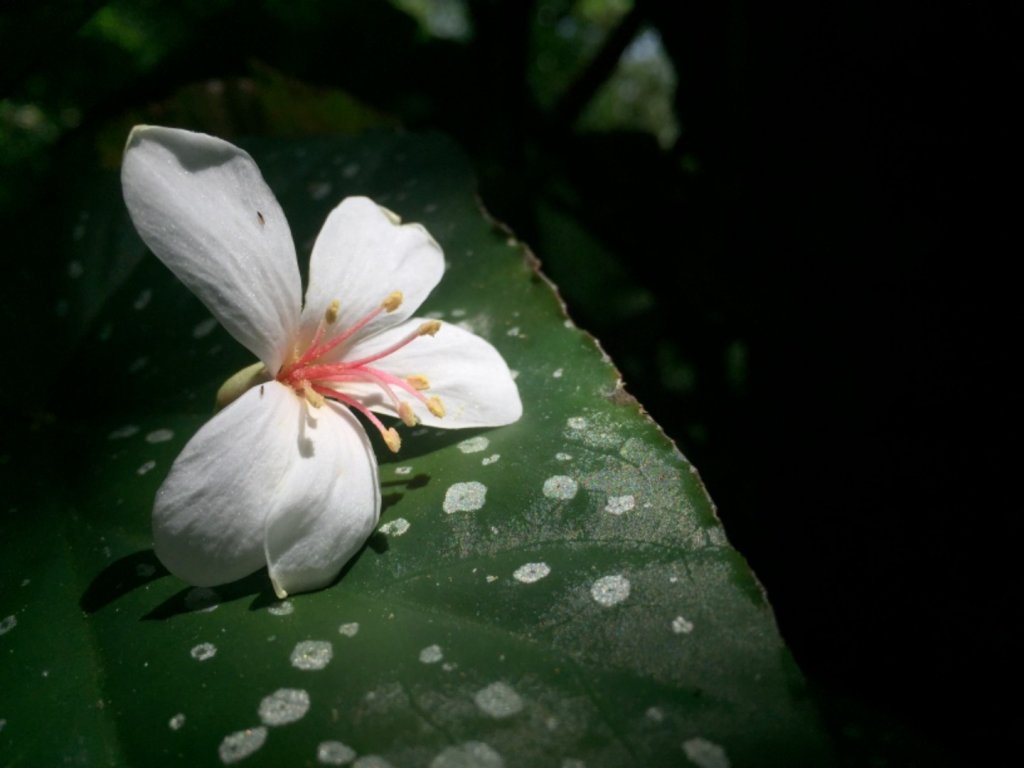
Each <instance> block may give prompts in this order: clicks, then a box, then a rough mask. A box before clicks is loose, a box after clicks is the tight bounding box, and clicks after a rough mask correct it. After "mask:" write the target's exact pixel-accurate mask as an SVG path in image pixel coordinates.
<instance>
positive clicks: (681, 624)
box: [672, 616, 693, 635]
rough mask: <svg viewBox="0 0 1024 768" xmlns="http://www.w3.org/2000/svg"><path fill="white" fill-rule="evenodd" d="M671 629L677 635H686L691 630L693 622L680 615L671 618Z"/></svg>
mask: <svg viewBox="0 0 1024 768" xmlns="http://www.w3.org/2000/svg"><path fill="white" fill-rule="evenodd" d="M672 631H673V632H675V633H676V634H677V635H688V634H690V633H691V632H693V622H692V621H687V620H686V619H685V618H683V617H682V616H676V617H675V618H674V619H672Z"/></svg>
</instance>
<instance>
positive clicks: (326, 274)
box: [302, 197, 444, 357]
mask: <svg viewBox="0 0 1024 768" xmlns="http://www.w3.org/2000/svg"><path fill="white" fill-rule="evenodd" d="M393 216H394V214H392V213H391V212H390V211H386V210H385V209H383V208H381V207H380V206H379V205H377V204H376V203H375V202H373V201H372V200H370V199H369V198H366V197H347V198H345V199H344V200H342V201H341V203H340V204H339V205H338V206H337V207H336V208H335V209H334V210H333V211H331V214H330V215H329V216H328V217H327V221H326V222H324V226H323V229H321V230H320V234H319V235H318V236H317V239H316V244H315V245H314V246H313V255H312V257H311V258H310V262H309V287H308V288H307V289H306V304H305V307H304V309H303V312H302V326H303V337H304V338H305V339H306V340H307V341H308V339H309V338H310V337H311V336H312V335H313V334H314V333H315V331H316V328H317V326H318V325H319V324H320V321H321V320H322V319H323V317H324V312H326V310H327V308H328V307H329V306H330V304H331V302H332V301H333V300H335V299H337V300H338V301H339V303H340V310H339V313H338V319H337V321H335V323H334V324H333V325H332V326H331V327H330V329H329V331H328V333H327V336H325V339H327V338H330V337H331V336H332V335H336V334H338V333H342V332H344V331H345V329H347V328H349V327H351V326H352V325H353V324H354V323H356V322H358V321H359V320H361V319H362V318H364V317H365V316H366V315H367V314H368V313H370V312H372V311H373V310H374V309H376V308H377V307H379V306H380V305H381V302H383V301H384V299H386V298H387V297H388V295H389V294H391V293H392V292H394V291H401V292H402V294H403V296H404V300H403V302H402V304H401V306H399V307H398V309H396V310H395V311H394V312H389V313H388V312H385V313H381V314H380V315H378V316H377V317H376V318H375V319H374V320H372V321H371V322H370V323H369V324H367V325H366V326H365V328H363V329H362V330H361V331H360V332H359V333H357V334H355V335H354V336H353V339H359V338H365V337H368V336H371V335H373V334H374V333H377V332H378V331H380V330H382V329H384V328H389V327H392V326H395V325H398V324H399V323H401V322H402V321H404V320H406V319H407V318H408V317H410V316H411V315H412V314H413V313H414V312H415V311H416V310H417V309H418V308H419V306H420V305H421V304H422V303H423V301H424V300H425V299H426V298H427V296H428V295H429V294H430V292H431V291H432V290H434V286H436V285H437V284H438V282H440V280H441V276H442V275H443V274H444V254H443V253H442V252H441V246H439V245H438V244H437V243H436V242H435V241H434V239H433V238H432V237H431V236H430V234H429V233H428V232H427V230H426V229H424V228H423V227H422V226H421V225H420V224H396V223H395V222H394V221H393V220H392V218H391V217H393ZM334 357H337V354H336V355H334Z"/></svg>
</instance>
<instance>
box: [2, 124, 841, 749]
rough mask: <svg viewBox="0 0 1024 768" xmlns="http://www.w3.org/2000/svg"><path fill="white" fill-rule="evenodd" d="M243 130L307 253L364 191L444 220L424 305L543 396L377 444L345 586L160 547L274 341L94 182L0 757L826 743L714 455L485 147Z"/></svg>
mask: <svg viewBox="0 0 1024 768" xmlns="http://www.w3.org/2000/svg"><path fill="white" fill-rule="evenodd" d="M248 146H249V148H250V150H251V151H252V152H253V154H254V156H255V157H256V159H257V161H258V162H259V163H260V165H261V167H262V169H263V171H264V174H265V176H266V178H267V180H268V182H269V183H270V185H271V187H272V188H273V189H274V190H275V192H276V194H277V195H278V197H279V199H280V201H281V203H282V206H283V208H284V210H285V211H286V213H287V215H288V216H289V220H290V224H291V227H292V232H293V233H294V235H295V237H296V241H297V245H298V249H299V252H300V253H301V254H308V252H309V249H310V247H311V245H312V241H313V238H314V237H315V235H316V233H317V231H318V229H319V226H320V224H321V222H322V221H323V220H324V218H325V216H326V214H327V212H328V211H329V210H330V209H331V207H333V205H335V204H336V203H337V202H338V201H339V200H340V199H342V198H343V197H344V196H346V195H350V194H368V195H370V196H372V197H374V198H375V199H377V200H378V201H379V202H380V203H382V204H383V205H386V206H388V207H389V208H392V209H393V210H395V211H396V212H397V213H399V214H400V215H401V216H402V217H403V218H404V219H406V220H415V221H422V222H423V223H424V224H425V225H426V226H427V228H428V229H429V230H430V231H431V233H432V234H433V235H434V236H435V237H436V238H437V240H438V241H439V242H440V243H441V245H442V246H443V247H444V249H445V253H446V256H447V258H448V260H449V262H450V266H449V269H448V271H447V273H446V276H445V279H444V281H443V282H442V284H441V286H440V287H439V288H438V290H437V291H436V292H435V294H434V295H432V296H431V298H430V299H429V301H428V303H427V305H426V306H425V307H424V308H423V311H424V312H425V313H428V314H429V313H434V314H435V316H438V317H441V318H442V319H443V320H445V321H447V322H454V323H459V324H464V325H466V326H467V327H469V328H470V329H472V330H473V331H475V332H476V333H478V334H481V335H482V336H484V337H486V338H488V339H489V340H490V341H491V342H492V343H494V344H495V346H497V347H498V349H499V350H500V351H501V352H502V353H503V354H504V355H505V357H506V359H507V360H508V362H509V365H510V366H511V368H512V369H513V370H514V371H516V372H517V375H518V378H517V382H518V385H519V387H520V391H521V394H522V399H523V403H524V408H525V414H524V416H523V418H522V420H521V421H520V422H518V423H517V424H514V425H512V426H509V427H505V428H501V429H495V430H479V431H474V432H472V433H466V432H446V431H443V430H427V429H416V430H411V431H410V430H405V431H404V434H405V440H404V443H403V448H402V451H401V453H400V454H399V455H397V456H393V455H391V454H390V453H388V452H387V451H386V449H384V448H383V446H382V445H381V444H380V443H379V441H378V442H377V443H376V445H377V447H378V449H379V450H378V458H379V460H380V462H381V468H380V477H381V483H382V485H383V494H384V499H385V508H384V512H383V515H382V519H381V527H380V530H379V531H378V533H376V534H375V535H374V536H373V537H372V538H371V540H370V541H369V543H368V545H367V547H366V548H365V549H364V550H363V551H362V552H361V554H360V555H359V556H358V557H357V558H356V559H355V560H354V561H353V562H352V563H351V565H350V566H349V567H348V568H346V570H345V571H344V573H343V574H342V576H341V578H340V579H339V580H338V581H337V582H336V583H335V584H334V585H332V586H331V587H329V588H328V589H325V590H322V591H320V592H317V593H314V594H305V595H299V596H296V597H293V598H291V599H289V600H288V601H286V602H284V603H278V602H276V601H275V600H274V597H273V593H272V591H271V590H270V585H269V582H268V579H267V577H266V573H265V572H260V573H257V574H254V575H253V576H251V577H249V578H247V579H244V580H243V581H241V582H238V583H235V584H232V585H228V586H225V587H223V588H217V589H216V590H213V591H211V590H197V589H190V588H189V587H188V586H187V585H185V584H183V583H182V582H180V581H179V580H177V579H176V578H174V577H173V576H170V575H168V574H167V573H166V571H164V569H163V568H162V567H161V565H160V564H159V562H158V561H157V560H156V559H155V557H154V555H153V553H152V550H151V549H150V533H149V512H150V508H151V504H152V500H153V496H154V493H155V492H156V489H157V487H158V486H159V484H160V482H161V480H162V479H163V477H164V475H165V474H166V472H167V470H168V468H169V467H170V464H171V462H172V461H173V459H174V457H175V456H176V454H177V453H178V451H179V450H180V449H181V448H182V446H183V445H184V444H185V443H186V441H187V440H188V439H189V437H190V436H191V435H192V434H194V433H195V431H196V430H197V429H198V428H199V427H200V426H201V425H202V423H203V422H204V420H205V419H206V418H208V416H209V415H210V411H211V406H212V401H213V394H214V392H215V390H216V388H217V386H218V385H219V384H220V383H221V382H222V381H223V380H224V379H225V378H226V377H227V376H228V375H230V374H231V373H233V372H234V371H235V370H237V369H238V368H240V367H242V366H244V365H246V364H248V363H249V362H251V360H250V359H249V358H248V356H247V353H246V352H245V350H243V349H241V348H240V347H239V346H238V345H237V344H235V343H234V342H233V341H232V340H231V339H230V338H229V337H228V336H227V334H226V333H225V332H224V331H223V330H221V329H220V328H219V327H217V326H216V324H215V323H213V322H212V320H211V319H210V318H209V316H208V315H207V313H206V311H205V310H204V308H203V307H202V306H201V305H200V304H199V303H198V302H197V301H196V300H195V299H194V298H193V297H192V296H191V295H189V294H188V292H187V291H186V290H185V288H184V287H183V286H181V285H180V284H178V283H177V282H176V281H175V280H174V278H173V277H172V276H171V275H170V274H169V273H168V272H167V271H166V270H165V269H164V268H163V267H162V266H161V265H160V264H159V263H158V262H157V260H156V259H155V258H153V257H151V256H146V255H144V249H143V247H142V246H141V244H140V243H139V242H138V241H137V239H136V238H135V237H134V235H133V234H132V230H131V225H130V223H129V222H128V219H127V216H126V215H125V214H124V212H123V211H122V209H121V207H120V202H119V199H118V195H117V184H118V182H117V179H116V177H115V176H112V175H105V176H102V177H99V178H97V179H96V180H95V181H94V182H93V183H92V184H90V185H89V188H90V193H89V196H88V198H85V199H83V200H82V201H81V202H79V204H78V205H80V206H81V208H80V210H77V211H75V210H73V211H72V215H71V216H70V219H71V220H73V221H74V222H76V224H75V228H74V229H71V228H69V231H68V232H67V233H66V235H62V237H63V238H64V246H63V247H64V248H65V249H66V250H65V251H64V252H65V253H66V254H67V259H68V260H69V261H68V262H67V263H65V264H64V265H63V266H62V269H64V270H66V272H67V279H65V280H62V281H61V282H59V284H58V287H59V291H60V292H61V296H60V297H59V298H60V300H61V301H62V302H63V303H61V304H60V305H59V306H60V307H61V312H60V317H59V318H58V319H57V320H56V321H54V320H52V318H51V319H50V320H48V321H47V323H46V324H44V325H45V327H47V328H51V327H52V323H53V322H57V323H60V324H63V326H64V327H63V330H61V331H50V332H51V333H52V334H53V335H55V336H61V337H62V338H63V339H64V341H63V342H62V343H63V346H62V345H61V344H55V346H54V347H53V348H54V349H55V350H60V349H67V350H69V351H68V352H67V353H66V354H65V353H64V352H59V353H58V352H55V353H54V355H55V356H56V357H57V358H59V359H57V360H56V361H51V364H52V365H54V366H55V367H56V368H57V370H59V371H60V372H59V373H58V374H56V375H55V376H54V377H52V378H53V379H54V381H55V384H54V387H53V390H52V395H53V397H52V399H51V401H50V402H51V403H52V410H51V411H47V412H45V413H44V414H43V416H42V417H41V418H39V419H36V420H35V421H36V429H34V430H32V431H27V432H26V433H25V434H24V435H19V436H18V437H17V440H16V441H12V442H11V445H10V446H8V448H5V452H4V453H3V455H2V456H0V466H2V467H3V469H4V470H5V474H6V475H7V476H8V478H7V480H8V483H9V484H8V485H7V487H9V488H11V489H13V491H12V494H11V496H10V504H9V506H8V508H7V509H5V510H3V518H2V521H3V522H2V525H3V527H2V533H3V538H2V545H0V546H2V558H0V579H2V584H3V590H2V594H0V622H2V623H0V630H2V634H0V658H2V659H3V665H4V666H3V684H2V686H0V762H2V763H3V764H5V765H7V764H10V765H46V764H57V763H61V762H70V763H79V764H108V763H110V764H131V765H154V764H179V763H180V764H189V763H191V764H197V765H207V764H216V763H217V762H218V760H225V761H230V760H235V759H239V760H242V759H244V761H245V764H246V765H253V766H256V765H273V766H277V765H314V764H316V763H317V761H318V759H319V761H320V762H321V763H327V764H331V761H332V760H334V761H335V763H337V764H340V762H341V761H342V760H343V759H346V758H350V757H351V756H353V755H354V754H358V755H360V756H362V758H363V762H362V763H360V765H363V766H368V765H372V764H374V763H373V762H372V761H368V760H366V756H368V755H377V756H380V757H382V758H384V759H386V760H387V761H388V763H390V764H391V765H394V766H420V765H423V766H426V765H433V766H462V765H479V766H499V765H507V766H544V765H551V766H563V767H565V768H569V767H571V766H580V765H586V766H588V767H593V766H612V765H643V766H659V765H665V766H669V765H671V766H679V765H687V764H693V765H696V766H699V767H700V768H721V767H722V766H727V765H732V766H770V765H780V766H781V765H786V766H799V765H823V764H828V763H829V762H830V757H829V753H828V748H827V746H826V744H825V741H824V739H823V737H822V736H821V734H820V732H819V726H818V723H817V718H816V715H815V713H814V711H813V709H812V708H811V707H810V705H809V703H808V701H807V699H806V693H805V690H804V684H803V681H802V679H801V677H800V675H799V672H798V671H797V670H796V668H795V666H794V665H793V663H792V661H791V659H790V656H789V654H788V652H787V650H786V648H785V646H784V644H783V642H782V640H781V638H780V637H779V633H778V630H777V628H776V626H775V623H774V620H773V617H772V613H771V609H770V607H769V606H768V604H767V602H766V600H765V598H764V595H763V594H762V591H761V589H760V587H759V585H758V584H757V582H756V581H755V579H754V577H753V575H752V574H751V572H750V570H749V569H748V567H747V566H746V563H745V562H744V561H743V559H742V557H741V556H740V555H739V554H737V553H736V551H735V550H733V549H732V548H731V547H730V546H729V544H728V542H727V540H726V537H725V533H724V532H723V530H722V527H721V525H720V524H719V522H718V520H717V518H716V516H715V512H714V507H713V505H712V503H711V501H710V499H709V498H708V496H707V493H706V492H705V490H704V488H703V486H702V485H701V482H700V479H699V477H698V475H697V472H696V470H695V469H694V468H693V467H692V466H691V465H690V464H689V463H688V462H687V460H686V459H685V458H684V457H683V456H682V455H681V454H680V453H679V452H678V451H677V450H676V448H675V447H674V446H673V445H672V444H671V442H670V441H669V440H668V439H667V438H666V437H665V436H664V434H662V432H661V431H660V430H659V428H658V427H657V425H655V424H654V423H652V422H651V421H650V420H649V419H648V418H647V417H646V415H645V414H644V412H643V410H642V409H641V408H640V406H639V405H638V404H637V403H636V402H635V401H634V400H633V399H632V398H631V397H630V396H629V395H628V394H627V393H626V392H625V390H624V389H623V388H622V383H621V381H620V380H619V378H618V375H617V373H616V371H615V369H614V367H613V366H612V364H611V362H610V361H609V360H608V359H607V358H606V357H605V356H604V355H603V353H602V352H601V350H600V348H599V347H598V346H597V345H596V344H595V342H594V341H593V340H592V339H591V338H590V337H588V336H587V335H586V334H585V333H583V332H582V331H581V330H580V329H578V328H577V327H575V326H574V325H573V323H572V322H571V321H570V320H568V319H567V318H566V316H565V314H564V310H563V308H562V306H561V304H560V302H559V300H558V297H557V295H556V294H555V292H554V291H553V290H552V287H551V285H550V284H548V283H547V281H546V280H545V279H544V278H543V277H542V276H541V275H540V274H539V273H538V271H537V264H536V261H535V259H534V258H533V257H532V256H531V255H530V253H529V251H528V250H527V249H526V248H525V247H524V246H523V245H521V244H520V243H518V242H517V241H516V240H515V239H514V238H513V237H512V236H511V235H510V234H509V233H508V232H506V231H504V230H502V229H501V228H500V227H499V226H497V225H495V224H494V223H493V222H491V221H490V220H489V219H488V218H487V216H486V214H485V213H483V212H482V210H481V209H480V208H479V204H478V202H477V200H476V199H475V197H474V183H473V179H472V176H471V174H470V172H469V170H468V168H467V165H466V162H465V160H464V159H463V157H462V156H461V155H460V154H459V152H458V151H457V150H456V149H454V148H453V147H452V146H451V144H450V143H449V142H448V141H447V140H445V139H444V138H442V137H438V136H410V135H396V134H390V133H387V134H385V133H380V134H370V135H367V136H365V137H363V138H360V139H358V140H341V139H331V140H322V141H303V142H291V143H280V142H278V143H269V142H255V143H251V144H249V145H248ZM100 224H102V226H100ZM302 258H303V260H304V259H305V256H303V257H302ZM49 378H51V377H48V379H49ZM374 437H375V439H376V436H374ZM307 703H308V708H307V706H306V704H307ZM290 717H294V718H296V719H294V721H291V722H284V721H286V720H288V719H289V718H290ZM250 749H251V750H252V752H251V754H249V755H247V756H243V754H244V753H246V751H247V750H250ZM348 750H350V751H351V752H350V751H348ZM318 755H319V757H318Z"/></svg>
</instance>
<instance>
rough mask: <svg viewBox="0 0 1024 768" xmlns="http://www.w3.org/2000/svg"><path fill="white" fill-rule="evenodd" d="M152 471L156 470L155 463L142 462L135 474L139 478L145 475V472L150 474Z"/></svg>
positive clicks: (151, 461) (151, 460)
mask: <svg viewBox="0 0 1024 768" xmlns="http://www.w3.org/2000/svg"><path fill="white" fill-rule="evenodd" d="M154 469H156V462H155V461H153V459H150V460H149V461H147V462H144V463H143V464H142V465H141V466H140V467H139V468H138V469H136V470H135V474H136V475H138V476H139V477H142V476H143V475H144V474H146V473H147V472H152V471H153V470H154Z"/></svg>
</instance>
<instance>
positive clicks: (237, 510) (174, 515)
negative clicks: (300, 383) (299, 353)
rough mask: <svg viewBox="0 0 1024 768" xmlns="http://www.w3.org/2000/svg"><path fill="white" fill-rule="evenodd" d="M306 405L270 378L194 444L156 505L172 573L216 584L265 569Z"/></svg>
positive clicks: (157, 533) (157, 529)
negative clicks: (266, 538) (269, 525)
mask: <svg viewBox="0 0 1024 768" xmlns="http://www.w3.org/2000/svg"><path fill="white" fill-rule="evenodd" d="M303 411H304V406H303V404H302V401H301V400H299V398H298V397H296V396H295V394H294V393H293V392H292V391H291V390H290V389H288V388H287V387H285V386H283V385H281V384H278V383H277V382H274V381H271V382H268V383H267V384H265V385H263V386H262V387H254V388H253V389H250V390H249V391H248V392H246V393H245V394H243V395H242V396H241V397H239V398H238V399H237V400H235V401H234V402H233V403H231V405H229V406H228V407H227V408H225V409H224V410H222V411H220V412H219V413H218V414H217V415H216V416H214V417H213V418H212V419H211V420H210V421H209V422H207V423H206V424H205V425H204V426H203V428H202V429H200V430H199V432H197V433H196V435H195V436H194V437H193V438H192V439H191V440H190V441H189V442H188V444H187V445H186V446H185V448H184V449H183V450H182V452H181V454H180V455H179V456H178V458H177V459H176V460H175V462H174V466H172V467H171V472H170V474H169V475H168V476H167V479H166V480H164V483H163V485H162V486H160V490H159V491H158V492H157V495H156V502H155V504H154V506H153V546H154V549H155V550H156V554H157V557H159V558H160V561H161V562H162V563H163V564H164V565H165V566H167V569H168V570H169V571H171V573H173V574H175V575H176V576H179V577H181V578H182V579H184V580H185V581H187V582H189V583H190V584H194V585H197V586H213V585H215V584H224V583H226V582H229V581H234V580H235V579H239V578H241V577H243V576H246V575H248V574H250V573H252V572H253V571H255V570H257V569H259V568H261V567H262V566H263V565H264V564H265V562H266V560H265V557H264V550H263V527H264V519H265V518H266V515H267V513H268V510H269V509H270V508H271V504H272V499H273V498H274V495H275V494H276V492H277V488H278V486H279V485H280V484H281V482H282V480H283V479H284V477H285V476H286V475H287V474H288V472H289V468H290V466H291V464H292V460H293V457H294V456H295V455H296V454H297V453H298V450H299V446H298V436H299V425H300V418H301V416H302V413H303Z"/></svg>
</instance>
